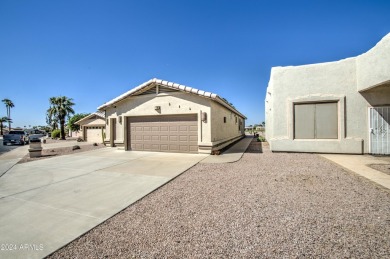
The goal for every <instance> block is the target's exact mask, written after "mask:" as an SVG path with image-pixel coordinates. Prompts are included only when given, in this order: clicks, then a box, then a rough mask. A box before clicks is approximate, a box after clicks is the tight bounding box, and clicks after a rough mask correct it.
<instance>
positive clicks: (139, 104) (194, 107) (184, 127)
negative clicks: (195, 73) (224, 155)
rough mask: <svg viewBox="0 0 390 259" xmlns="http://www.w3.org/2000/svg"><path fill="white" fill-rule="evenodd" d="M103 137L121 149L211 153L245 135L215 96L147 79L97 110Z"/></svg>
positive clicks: (232, 111) (231, 110)
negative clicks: (103, 127)
mask: <svg viewBox="0 0 390 259" xmlns="http://www.w3.org/2000/svg"><path fill="white" fill-rule="evenodd" d="M98 109H99V111H101V112H105V120H106V121H105V125H106V138H105V141H106V142H107V143H109V144H110V145H111V146H123V147H124V148H125V150H138V151H158V152H184V153H211V152H213V151H214V150H219V149H222V148H224V147H225V146H227V145H229V144H231V143H233V142H235V141H237V140H239V139H241V138H242V137H243V136H244V134H245V133H244V129H245V119H246V117H245V116H244V115H243V114H241V113H240V112H239V111H238V110H237V109H236V108H235V107H233V106H232V105H231V104H229V103H228V102H227V101H226V100H225V99H223V98H221V97H219V96H218V95H216V94H213V93H210V92H205V91H202V90H198V89H195V88H192V87H188V86H184V85H180V84H177V83H173V82H168V81H164V80H160V79H151V80H149V81H147V82H145V83H143V84H141V85H139V86H137V87H135V88H133V89H131V90H130V91H128V92H126V93H124V94H122V95H120V96H118V97H117V98H115V99H113V100H111V101H109V102H107V103H105V104H103V105H102V106H100V107H99V108H98Z"/></svg>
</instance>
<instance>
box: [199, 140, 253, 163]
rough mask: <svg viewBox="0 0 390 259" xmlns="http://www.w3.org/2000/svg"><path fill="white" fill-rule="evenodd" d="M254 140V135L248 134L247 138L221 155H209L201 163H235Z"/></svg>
mask: <svg viewBox="0 0 390 259" xmlns="http://www.w3.org/2000/svg"><path fill="white" fill-rule="evenodd" d="M252 140H253V136H246V137H245V138H243V139H241V140H240V141H238V142H237V143H236V144H234V145H233V146H231V147H230V148H229V149H228V150H226V151H225V152H223V153H222V154H220V155H215V156H208V157H206V158H205V159H203V160H202V161H200V163H204V164H219V163H233V162H236V161H238V160H240V159H241V157H242V155H243V154H244V152H245V150H246V149H247V148H248V146H249V144H250V143H251V141H252Z"/></svg>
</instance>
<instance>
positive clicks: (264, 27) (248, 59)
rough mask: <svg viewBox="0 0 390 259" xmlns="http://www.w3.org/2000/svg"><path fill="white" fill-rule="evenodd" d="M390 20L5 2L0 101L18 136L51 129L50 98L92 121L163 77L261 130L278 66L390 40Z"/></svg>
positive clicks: (364, 11)
mask: <svg viewBox="0 0 390 259" xmlns="http://www.w3.org/2000/svg"><path fill="white" fill-rule="evenodd" d="M389 13H390V1H388V0H387V1H379V0H366V1H361V0H354V1H343V0H338V1H333V0H326V1H299V0H297V1H271V0H267V1H261V0H258V1H251V0H241V1H239V0H237V1H235V0H207V1H201V0H197V1H192V0H191V1H185V0H182V1H178V0H177V1H174V0H165V1H162V0H161V1H150V0H142V1H130V0H128V1H120V0H115V1H108V0H104V1H101V0H93V1H81V0H79V1H69V0H67V1H39V0H36V1H20V0H0V99H4V98H9V99H11V100H12V101H13V102H14V104H15V107H14V108H13V109H12V110H11V117H12V118H13V121H14V124H13V126H20V127H23V126H27V127H28V125H45V124H46V123H45V113H46V110H47V108H48V106H49V101H48V99H49V98H50V97H52V96H60V95H65V96H68V97H71V98H73V99H74V102H75V103H76V106H75V107H74V109H75V111H76V112H77V113H87V112H94V111H95V110H96V108H97V107H98V106H100V105H102V104H103V103H104V102H107V101H109V100H111V99H112V98H115V97H117V96H118V95H120V94H122V93H124V92H125V91H128V90H130V89H131V88H133V87H135V86H137V85H139V84H141V83H143V82H145V81H147V80H149V79H151V78H154V77H156V78H160V79H164V80H168V81H173V82H176V83H180V84H184V85H188V86H191V87H195V88H198V89H202V90H206V91H210V92H214V93H216V94H219V95H220V96H222V97H224V98H226V99H228V100H229V101H230V102H231V103H233V104H234V105H235V107H236V108H237V109H238V110H239V111H241V112H242V113H243V114H245V115H246V116H247V117H248V120H247V122H246V124H247V125H249V124H254V123H260V122H262V121H263V120H264V98H265V92H266V87H267V84H268V81H269V75H270V70H271V67H273V66H289V65H303V64H309V63H318V62H327V61H334V60H339V59H343V58H347V57H351V56H356V55H359V54H362V53H364V52H366V51H367V50H369V49H370V48H372V47H373V46H374V45H375V44H376V43H377V42H378V41H379V40H380V39H381V38H382V37H384V36H385V35H386V34H387V33H389V32H390V18H389V17H390V15H389ZM5 115H6V109H5V106H4V105H2V103H1V104H0V116H5Z"/></svg>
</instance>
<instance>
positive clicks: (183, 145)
mask: <svg viewBox="0 0 390 259" xmlns="http://www.w3.org/2000/svg"><path fill="white" fill-rule="evenodd" d="M128 129H130V130H128V138H127V139H128V149H129V150H139V151H161V152H180V153H197V152H198V120H197V115H196V114H191V115H169V116H145V117H129V119H128Z"/></svg>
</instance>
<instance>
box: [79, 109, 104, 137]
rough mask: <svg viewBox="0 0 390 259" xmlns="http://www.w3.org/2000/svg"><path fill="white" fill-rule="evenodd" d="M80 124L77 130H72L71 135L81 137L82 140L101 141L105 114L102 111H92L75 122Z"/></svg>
mask: <svg viewBox="0 0 390 259" xmlns="http://www.w3.org/2000/svg"><path fill="white" fill-rule="evenodd" d="M75 124H78V125H80V131H79V132H72V136H73V137H81V138H82V139H83V140H84V141H87V142H94V143H103V134H104V131H105V127H106V125H105V115H104V113H102V112H94V113H91V114H90V115H88V116H86V117H84V118H82V119H81V120H78V121H77V122H75Z"/></svg>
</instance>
